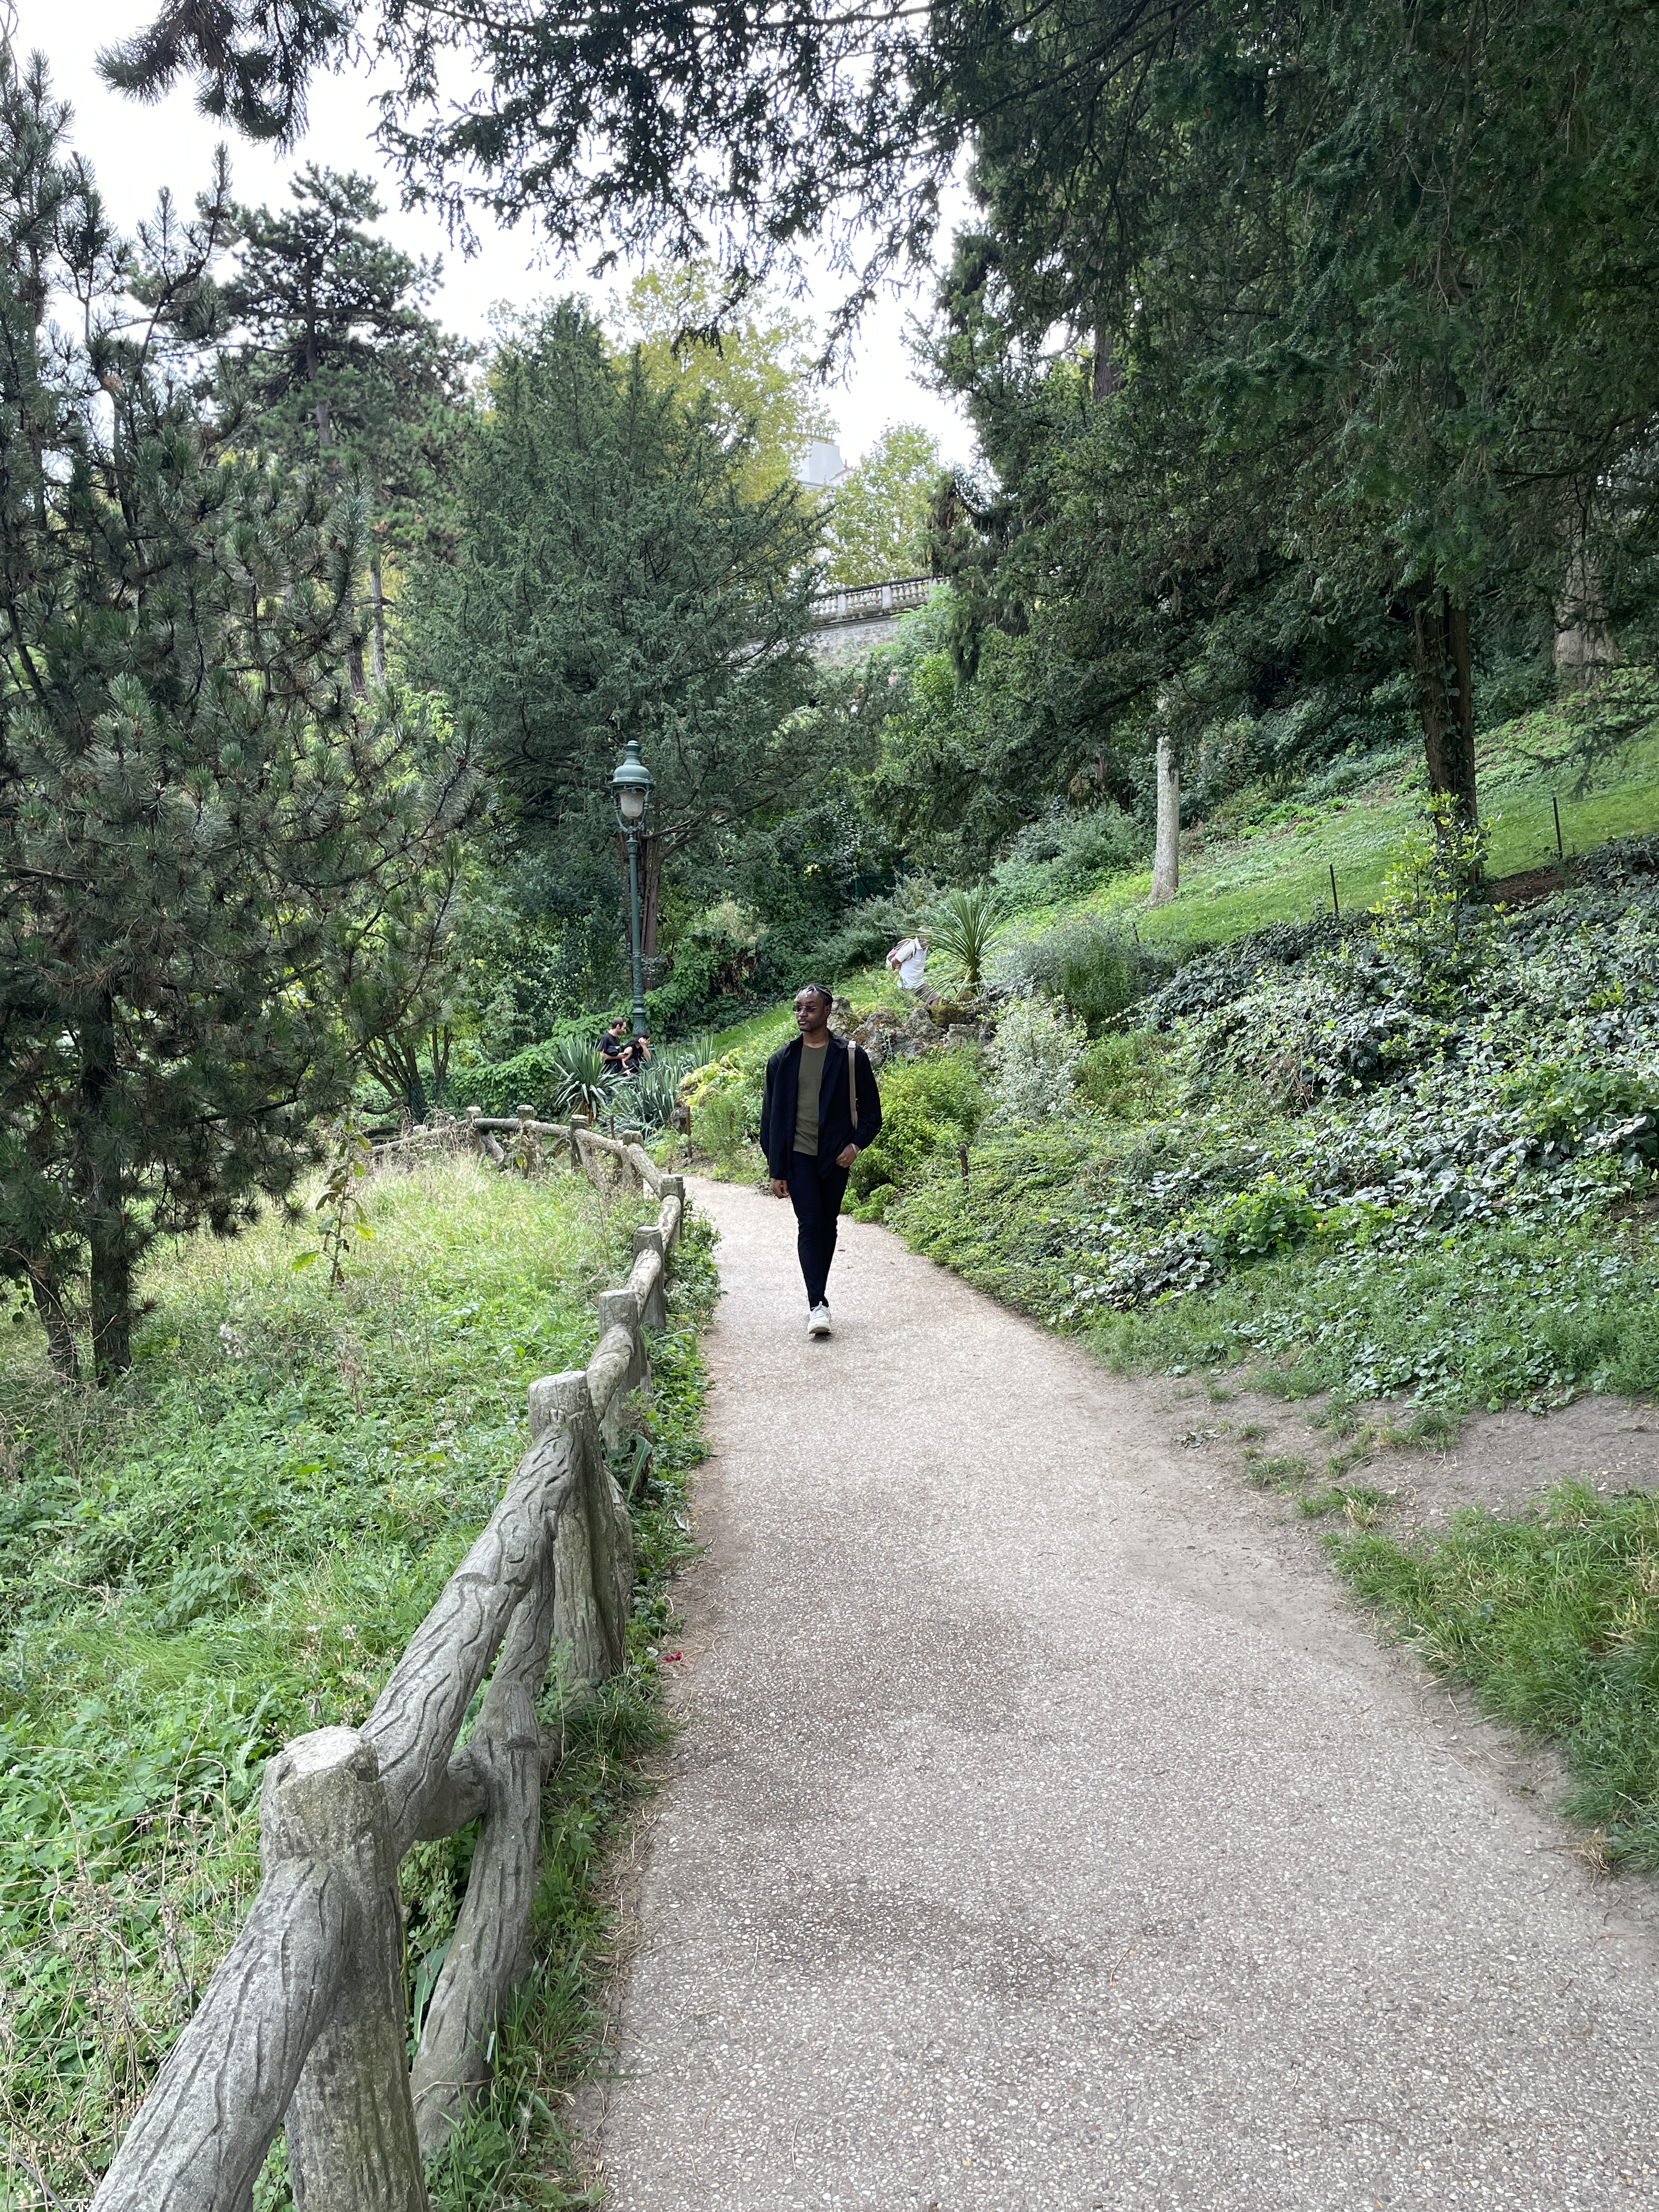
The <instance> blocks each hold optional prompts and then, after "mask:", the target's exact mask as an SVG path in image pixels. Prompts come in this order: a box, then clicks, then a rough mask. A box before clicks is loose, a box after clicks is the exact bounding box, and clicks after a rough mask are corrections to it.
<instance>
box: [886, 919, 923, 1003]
mask: <svg viewBox="0 0 1659 2212" xmlns="http://www.w3.org/2000/svg"><path fill="white" fill-rule="evenodd" d="M887 965H888V966H889V968H890V969H891V970H892V971H893V973H894V975H896V976H897V977H898V979H899V981H900V983H901V984H902V986H903V987H904V988H905V989H906V990H907V991H919V990H921V979H922V977H923V976H924V975H926V974H927V935H926V933H924V932H923V931H921V930H920V929H919V930H918V931H917V932H916V933H915V936H914V937H907V938H906V939H904V941H903V943H902V945H895V946H894V947H893V949H892V951H890V953H889V954H888V956H887Z"/></svg>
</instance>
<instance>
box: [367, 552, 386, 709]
mask: <svg viewBox="0 0 1659 2212" xmlns="http://www.w3.org/2000/svg"><path fill="white" fill-rule="evenodd" d="M368 599H369V605H371V606H372V607H373V609H374V681H375V682H376V683H377V684H384V683H385V682H386V592H385V590H384V588H383V586H382V585H381V582H380V553H379V550H376V551H374V552H373V553H371V554H370V555H369V556H368Z"/></svg>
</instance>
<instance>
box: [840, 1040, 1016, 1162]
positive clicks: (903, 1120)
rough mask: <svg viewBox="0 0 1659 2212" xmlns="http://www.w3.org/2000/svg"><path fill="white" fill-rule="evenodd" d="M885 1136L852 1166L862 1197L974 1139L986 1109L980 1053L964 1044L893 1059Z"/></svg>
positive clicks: (884, 1084)
mask: <svg viewBox="0 0 1659 2212" xmlns="http://www.w3.org/2000/svg"><path fill="white" fill-rule="evenodd" d="M881 1104H882V1125H881V1134H880V1135H879V1136H878V1138H877V1139H876V1141H875V1143H874V1144H873V1145H872V1146H870V1147H869V1148H868V1150H867V1151H866V1152H860V1155H859V1157H858V1158H857V1159H856V1160H855V1161H854V1164H853V1176H852V1184H851V1188H852V1190H853V1192H854V1194H855V1195H856V1196H857V1197H859V1198H860V1199H868V1198H870V1197H871V1196H872V1194H874V1193H875V1192H877V1191H878V1190H880V1189H883V1188H887V1187H889V1186H892V1185H896V1186H898V1187H899V1188H905V1187H907V1186H908V1185H909V1184H910V1183H912V1182H915V1179H916V1177H917V1176H919V1175H920V1174H921V1171H922V1170H923V1169H924V1168H925V1167H926V1166H927V1162H928V1161H929V1160H931V1159H932V1158H933V1156H934V1154H935V1153H937V1152H939V1151H941V1150H944V1151H945V1152H950V1153H952V1154H954V1152H955V1151H956V1148H957V1146H958V1145H961V1144H965V1143H968V1142H969V1141H971V1139H972V1138H973V1136H974V1134H975V1131H976V1130H977V1129H978V1127H979V1125H980V1122H981V1119H982V1118H983V1115H984V1111H985V1094H984V1090H983V1087H982V1085H981V1082H980V1074H979V1058H978V1054H976V1053H975V1052H974V1051H972V1050H970V1049H963V1048H952V1049H948V1050H945V1051H939V1052H929V1053H927V1054H923V1056H922V1057H921V1059H920V1060H901V1061H894V1060H890V1061H889V1062H888V1064H887V1066H885V1067H884V1069H883V1070H882V1073H881Z"/></svg>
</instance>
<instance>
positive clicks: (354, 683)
mask: <svg viewBox="0 0 1659 2212" xmlns="http://www.w3.org/2000/svg"><path fill="white" fill-rule="evenodd" d="M346 671H347V673H348V674H349V676H350V678H351V696H352V697H353V698H354V699H367V698H368V675H367V673H366V672H365V671H364V668H363V641H362V638H360V637H356V636H354V637H353V639H352V641H351V643H350V644H349V646H348V647H347V648H346Z"/></svg>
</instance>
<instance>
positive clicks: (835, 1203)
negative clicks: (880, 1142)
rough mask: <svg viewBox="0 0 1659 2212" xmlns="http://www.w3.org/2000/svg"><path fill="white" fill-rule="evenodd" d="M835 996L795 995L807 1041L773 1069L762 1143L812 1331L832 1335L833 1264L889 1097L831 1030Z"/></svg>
mask: <svg viewBox="0 0 1659 2212" xmlns="http://www.w3.org/2000/svg"><path fill="white" fill-rule="evenodd" d="M829 1006H830V999H829V993H828V991H826V990H825V989H824V987H823V985H822V984H821V983H808V984H805V986H804V987H802V988H801V989H800V990H799V991H798V992H797V993H796V994H795V1027H796V1029H797V1030H799V1036H796V1037H795V1038H794V1040H793V1042H791V1043H789V1044H786V1045H783V1046H781V1047H780V1048H779V1049H778V1050H777V1051H776V1052H775V1053H774V1054H773V1055H772V1057H771V1059H770V1060H768V1062H767V1063H766V1098H765V1103H764V1104H763V1106H762V1108H761V1145H762V1148H763V1151H764V1152H765V1154H766V1171H767V1173H768V1175H769V1176H770V1177H771V1180H772V1189H773V1192H774V1194H775V1196H777V1197H779V1198H787V1199H788V1200H790V1201H791V1202H792V1204H793V1206H794V1209H795V1219H796V1222H797V1224H798V1225H799V1234H798V1236H797V1237H796V1244H795V1249H796V1250H797V1251H798V1252H799V1255H800V1271H801V1273H802V1275H803V1276H804V1277H805V1283H806V1308H807V1320H806V1333H807V1334H808V1335H809V1336H828V1335H829V1263H830V1261H832V1260H833V1259H834V1258H835V1256H836V1224H837V1222H838V1220H839V1218H840V1215H841V1202H842V1199H843V1198H844V1197H845V1196H846V1194H847V1177H848V1172H849V1170H851V1168H852V1165H853V1163H854V1160H855V1159H857V1158H858V1156H859V1154H860V1152H863V1151H864V1150H865V1148H866V1146H869V1145H872V1144H873V1143H874V1142H875V1139H876V1136H877V1133H878V1131H879V1130H880V1127H881V1098H880V1095H879V1093H878V1091H877V1089H876V1079H875V1075H874V1073H873V1071H872V1068H871V1066H870V1060H869V1055H868V1054H867V1053H866V1052H865V1050H864V1048H863V1047H862V1046H861V1045H856V1044H851V1043H848V1042H846V1041H845V1040H844V1039H843V1038H841V1037H838V1036H833V1035H832V1034H831V1033H830V1030H829Z"/></svg>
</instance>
